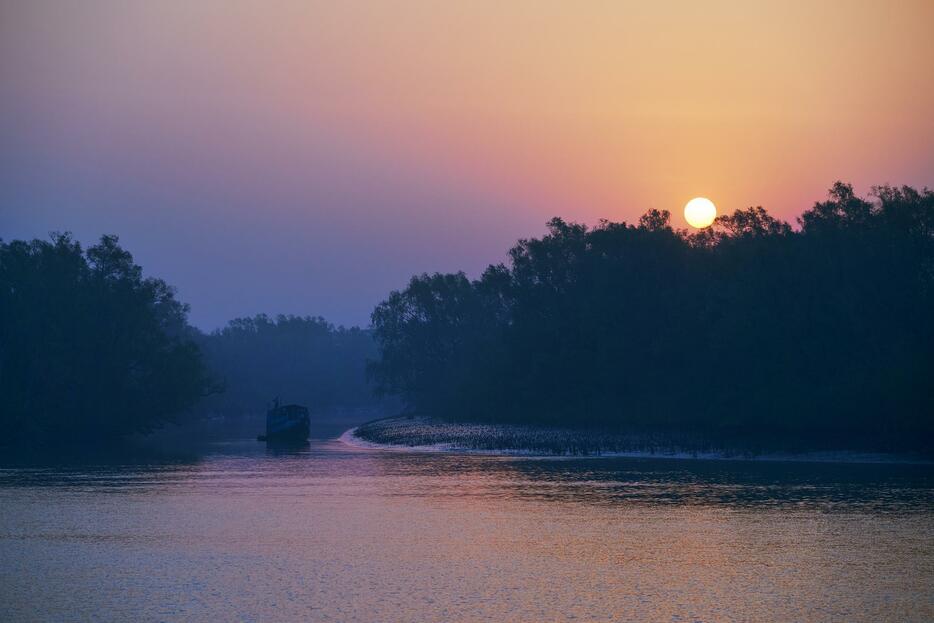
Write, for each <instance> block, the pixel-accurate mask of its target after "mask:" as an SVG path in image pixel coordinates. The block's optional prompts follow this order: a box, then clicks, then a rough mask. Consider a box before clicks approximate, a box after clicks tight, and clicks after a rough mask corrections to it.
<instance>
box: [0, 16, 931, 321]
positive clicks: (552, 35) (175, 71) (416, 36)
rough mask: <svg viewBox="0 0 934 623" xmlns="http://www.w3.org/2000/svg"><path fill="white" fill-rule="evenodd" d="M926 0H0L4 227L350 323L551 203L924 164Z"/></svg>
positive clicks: (509, 233)
mask: <svg viewBox="0 0 934 623" xmlns="http://www.w3.org/2000/svg"><path fill="white" fill-rule="evenodd" d="M932 6H934V5H931V3H930V2H913V1H908V2H904V3H900V4H899V5H898V7H897V8H891V7H888V5H886V4H885V3H877V4H871V3H870V4H865V5H863V4H860V5H859V6H856V5H855V4H854V3H850V2H844V1H842V0H841V1H840V2H826V3H812V2H801V3H794V2H792V3H775V4H774V6H765V5H764V4H763V5H761V6H759V5H756V6H748V7H746V6H745V5H744V7H741V8H737V5H736V4H735V3H731V2H717V1H712V2H710V3H704V4H703V8H700V4H698V3H690V2H685V3H672V4H664V3H659V6H658V7H655V6H654V5H653V6H647V5H646V4H645V3H625V2H621V3H607V4H606V5H601V6H599V7H598V6H596V5H594V6H588V7H584V6H575V3H555V4H549V3H540V2H536V1H532V0H529V1H525V0H520V1H517V2H515V3H508V6H504V5H503V3H500V2H493V1H492V0H490V1H481V2H477V3H470V5H469V6H468V5H462V4H460V3H433V2H421V1H418V0H405V1H403V2H399V3H378V2H358V1H356V0H351V1H348V2H346V3H344V2H341V3H315V2H306V1H297V0H295V1H293V0H282V2H278V3H276V4H275V9H272V8H271V7H272V5H270V4H268V3H264V2H252V1H250V0H230V1H223V2H221V1H219V0H199V1H198V2H188V1H181V0H165V1H164V2H143V1H139V0H125V1H117V0H86V1H83V2H58V1H55V0H29V1H23V2H16V1H10V0H0V237H2V238H4V239H7V240H9V239H13V238H32V237H44V236H46V235H47V234H48V232H50V231H53V230H59V231H71V232H73V233H74V234H75V235H76V236H77V237H78V238H79V239H80V240H81V241H83V242H85V243H90V242H93V241H94V240H95V239H96V238H98V237H99V236H100V235H101V234H105V233H113V234H117V235H119V236H120V239H121V241H122V242H123V244H124V245H125V246H126V247H127V248H128V249H129V250H130V251H131V252H132V253H133V254H134V256H135V258H136V260H137V261H138V262H139V263H140V264H141V265H142V266H143V268H144V269H145V271H146V272H147V274H149V275H155V276H159V277H162V278H164V279H165V280H166V281H168V282H169V283H171V284H173V285H175V286H176V287H177V288H178V291H179V298H180V299H181V300H183V301H185V302H187V303H189V304H190V305H191V320H192V322H193V323H194V324H196V325H197V326H199V327H201V328H204V329H213V328H217V327H219V326H221V325H223V324H224V323H225V322H226V321H227V320H229V319H231V318H233V317H236V316H242V315H252V314H255V313H259V312H266V313H270V314H276V313H295V314H312V315H322V316H324V317H326V318H328V319H329V320H331V321H332V322H335V323H340V324H367V323H368V319H369V314H370V311H371V310H372V308H373V306H374V305H375V304H376V303H377V302H379V301H380V300H382V299H383V298H384V297H385V296H386V295H387V294H388V293H389V291H390V290H391V289H395V288H400V287H404V285H405V284H406V282H407V281H408V279H409V277H410V276H411V275H412V274H415V273H419V272H433V271H453V270H458V269H463V270H465V271H467V272H468V274H470V275H473V276H476V275H478V274H479V271H480V270H482V268H483V267H485V266H486V265H487V264H489V263H491V262H499V261H503V260H504V259H505V252H506V250H507V249H508V248H509V246H511V244H512V243H513V242H514V241H515V240H516V239H517V238H519V237H527V236H532V235H538V234H540V233H541V232H542V231H543V230H544V223H545V222H546V221H547V220H548V219H549V218H550V217H552V216H555V215H560V216H564V217H566V218H569V219H571V220H578V221H583V222H586V223H589V224H593V223H595V222H596V221H597V219H598V218H608V219H611V220H627V221H630V222H632V221H634V220H635V219H637V218H638V216H639V215H640V214H641V213H643V212H644V211H645V210H646V209H648V208H664V209H669V210H671V211H672V212H673V214H674V221H675V225H676V226H679V227H683V226H684V225H685V224H684V221H683V218H682V217H681V214H680V210H681V207H682V206H683V205H684V203H685V202H686V201H687V200H688V199H690V198H691V197H694V196H698V195H703V196H708V197H710V198H711V199H713V200H714V202H715V203H716V204H717V205H718V208H719V209H720V210H721V211H732V210H733V209H735V208H742V207H747V206H748V205H756V204H762V205H763V206H765V207H766V208H767V209H769V210H770V211H772V212H773V213H775V214H777V215H779V216H782V217H784V218H786V219H789V220H793V219H794V217H795V216H796V215H797V214H800V212H801V211H802V210H804V209H806V208H807V207H808V206H809V205H810V204H811V203H812V202H813V201H814V200H817V199H820V198H822V197H823V195H824V192H825V190H826V189H827V188H828V187H829V186H830V185H831V184H832V183H833V182H834V181H835V180H837V179H844V180H847V181H851V182H853V183H854V184H855V185H856V186H857V189H858V190H860V191H862V192H865V191H866V190H867V189H868V188H869V186H870V185H872V184H878V183H894V184H903V183H904V184H913V185H916V186H923V185H925V184H927V185H932V184H934V178H932V173H934V149H932V145H934V116H932V115H931V114H930V111H931V110H934V71H931V59H932V58H934V38H932V37H930V32H929V25H930V24H931V23H934V8H932Z"/></svg>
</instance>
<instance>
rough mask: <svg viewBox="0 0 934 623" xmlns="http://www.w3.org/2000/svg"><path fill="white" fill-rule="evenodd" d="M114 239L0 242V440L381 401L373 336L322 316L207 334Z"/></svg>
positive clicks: (61, 440) (79, 437)
mask: <svg viewBox="0 0 934 623" xmlns="http://www.w3.org/2000/svg"><path fill="white" fill-rule="evenodd" d="M187 311H188V308H187V306H186V305H183V304H182V303H180V302H179V301H177V300H176V298H175V293H174V290H173V289H172V288H171V287H170V286H168V285H167V284H166V283H165V282H164V281H162V280H160V279H152V278H144V277H143V276H142V270H141V268H140V267H139V266H138V265H136V264H135V263H134V262H133V258H132V256H131V255H130V253H129V252H127V251H126V250H124V249H123V248H121V247H120V245H119V244H118V241H117V238H116V237H114V236H105V237H103V238H102V239H101V241H100V243H99V244H97V245H94V246H91V247H89V248H87V249H83V248H82V247H81V245H80V244H79V243H78V242H76V241H75V240H73V239H72V238H71V237H70V236H69V235H67V234H55V235H53V236H52V237H51V240H49V241H43V240H33V241H31V242H24V241H12V242H9V243H4V242H2V241H0V445H23V444H49V443H51V444H56V443H57V444H73V443H83V442H87V441H89V440H91V441H108V440H113V439H116V438H120V437H125V436H127V435H131V434H134V433H149V432H152V431H153V430H155V429H157V428H160V427H162V426H163V425H165V424H167V423H179V422H183V421H188V420H191V419H193V418H196V417H198V416H202V415H210V414H213V415H216V414H221V415H227V416H231V415H242V414H249V413H253V414H256V413H262V412H263V410H264V409H265V407H266V405H267V404H268V403H269V402H270V401H271V400H272V399H273V398H275V397H276V396H279V397H281V399H282V400H283V401H287V402H299V403H303V404H306V405H307V406H309V407H311V408H327V407H359V406H364V405H372V404H375V403H376V399H375V398H374V397H373V393H372V391H371V390H370V389H368V388H367V387H366V373H365V366H366V360H367V357H369V356H371V355H372V354H373V353H374V352H375V350H374V349H375V346H374V343H373V339H372V337H371V335H370V334H369V333H368V332H367V331H364V330H360V329H343V328H336V327H334V326H332V325H330V324H328V323H327V322H325V321H324V320H322V319H321V318H298V317H293V316H279V317H278V318H276V319H275V320H271V319H269V318H267V317H266V316H256V317H255V318H245V319H237V320H234V321H232V322H231V323H230V324H229V325H228V326H227V327H226V328H224V329H222V330H220V331H216V332H214V333H211V334H210V335H205V334H202V333H200V332H199V331H198V330H197V329H195V328H193V327H191V326H189V325H188V323H187V321H186V316H187Z"/></svg>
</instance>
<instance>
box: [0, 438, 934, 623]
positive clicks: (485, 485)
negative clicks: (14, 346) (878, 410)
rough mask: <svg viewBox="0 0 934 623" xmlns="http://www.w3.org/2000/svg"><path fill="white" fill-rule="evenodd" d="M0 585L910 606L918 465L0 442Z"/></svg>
mask: <svg viewBox="0 0 934 623" xmlns="http://www.w3.org/2000/svg"><path fill="white" fill-rule="evenodd" d="M327 436H329V437H330V436H331V435H330V434H328V435H327ZM334 436H335V437H336V434H335V435H334ZM0 608H2V609H3V614H2V616H0V618H2V619H3V620H5V621H72V620H81V621H83V620H101V621H230V620H241V621H290V620H298V621H383V622H385V621H535V622H539V621H626V620H633V621H844V620H846V621H883V620H891V621H931V620H934V478H932V468H931V467H930V466H923V465H854V464H843V465H841V464H807V463H764V462H758V463H757V462H741V461H692V460H659V459H589V460H570V459H529V458H509V457H492V456H465V455H450V454H426V453H405V452H387V451H379V450H366V449H357V448H351V447H348V446H345V445H343V444H342V443H340V442H339V441H336V440H335V439H317V440H313V441H312V443H311V444H310V446H309V447H307V448H304V449H301V450H296V451H282V452H274V451H269V450H267V449H266V448H265V447H264V446H263V445H262V444H259V443H257V442H255V441H232V442H226V443H216V444H212V445H210V446H208V447H206V448H205V449H203V450H202V451H198V452H192V453H187V454H184V455H180V456H164V455H156V456H149V457H139V456H135V457H133V458H126V457H123V458H121V457H111V458H108V459H98V460H95V461H87V460H81V461H78V460H70V461H69V460H62V461H60V462H54V463H49V462H45V463H41V462H34V461H33V462H25V463H23V462H18V463H11V462H9V461H7V463H4V464H3V465H2V468H0Z"/></svg>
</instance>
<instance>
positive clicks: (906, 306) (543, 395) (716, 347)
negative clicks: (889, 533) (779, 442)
mask: <svg viewBox="0 0 934 623" xmlns="http://www.w3.org/2000/svg"><path fill="white" fill-rule="evenodd" d="M798 225H799V227H798V228H797V229H793V228H792V227H791V226H790V225H789V224H788V223H785V222H782V221H780V220H778V219H775V218H773V217H772V216H770V215H769V214H768V213H767V212H766V211H765V210H764V209H762V208H761V207H755V208H749V209H745V210H737V211H736V212H734V213H733V214H732V215H724V216H720V217H718V218H717V219H716V220H715V222H714V225H713V226H712V227H709V228H706V229H703V230H700V231H698V232H696V233H688V232H686V231H684V230H676V229H674V228H672V226H671V223H670V214H669V213H668V212H667V211H658V210H651V211H649V212H648V213H646V214H645V215H644V216H643V217H642V218H640V219H639V221H638V223H635V224H627V223H613V222H608V221H602V222H600V224H598V225H597V226H596V227H593V228H588V227H585V226H584V225H580V224H575V223H568V222H566V221H564V220H562V219H559V218H555V219H553V220H552V221H550V222H549V223H548V232H547V234H546V235H544V236H543V237H541V238H530V239H523V240H519V241H518V243H517V244H516V245H515V246H514V247H513V248H512V249H511V250H510V251H509V262H508V263H507V264H497V265H492V266H490V267H488V268H487V269H486V271H485V272H484V273H483V274H482V276H481V277H480V278H479V279H474V280H471V279H469V278H467V276H466V275H464V273H454V274H432V275H429V274H422V275H418V276H415V277H413V278H412V279H411V281H410V282H409V284H408V286H407V287H406V288H405V289H403V290H400V291H395V292H392V293H391V294H390V295H389V297H388V298H387V299H386V300H385V301H383V302H382V303H380V304H379V305H378V306H377V307H376V309H375V311H374V312H373V315H372V330H373V332H374V335H375V338H376V341H377V344H378V347H379V357H378V358H377V359H376V360H375V361H374V362H373V363H371V365H370V368H369V371H370V375H371V378H372V379H373V381H374V382H375V385H376V388H377V390H378V391H380V392H383V393H388V394H395V395H399V396H401V397H402V398H403V400H404V401H405V403H406V404H407V406H408V408H409V409H410V410H411V411H414V412H418V413H425V414H431V415H435V416H441V417H449V418H451V419H454V420H465V421H481V422H482V421H488V422H515V423H542V424H561V425H578V426H600V427H611V428H614V429H620V430H641V431H644V430H661V431H664V430H675V429H676V430H678V431H681V432H684V431H696V432H698V433H701V434H706V435H723V436H738V437H750V438H754V437H759V438H761V437H763V436H767V435H768V436H776V437H779V438H784V437H788V438H800V439H810V440H813V441H815V442H818V441H819V442H820V443H822V444H825V445H826V444H831V443H834V442H836V441H846V442H848V443H849V442H851V441H852V440H854V439H861V440H865V441H868V442H870V443H877V444H887V443H890V444H899V445H903V444H905V443H908V444H921V445H924V444H926V443H927V442H929V441H930V439H931V435H932V432H934V417H932V416H934V193H932V192H931V191H929V190H927V189H925V190H922V191H918V190H916V189H913V188H910V187H901V188H893V187H889V186H883V187H877V188H875V189H874V190H873V192H872V194H871V195H870V196H869V197H859V196H857V195H856V194H855V193H854V191H853V188H852V186H850V185H847V184H843V183H837V184H835V185H834V186H833V188H832V189H831V190H830V193H829V197H828V198H827V200H826V201H822V202H818V203H816V204H815V205H814V206H813V207H811V208H810V209H809V210H807V211H805V212H804V214H802V216H801V217H800V218H799V219H798Z"/></svg>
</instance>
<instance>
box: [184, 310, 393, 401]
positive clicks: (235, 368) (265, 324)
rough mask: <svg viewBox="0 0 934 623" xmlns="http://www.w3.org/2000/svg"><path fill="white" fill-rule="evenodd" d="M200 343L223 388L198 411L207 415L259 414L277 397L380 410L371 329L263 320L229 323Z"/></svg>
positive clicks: (317, 320) (283, 318)
mask: <svg viewBox="0 0 934 623" xmlns="http://www.w3.org/2000/svg"><path fill="white" fill-rule="evenodd" d="M198 343H199V344H200V346H201V349H202V351H203V353H204V356H205V361H206V362H207V365H208V368H209V369H210V370H211V372H212V374H213V375H215V377H216V378H217V379H218V380H219V381H220V382H221V384H222V387H223V388H224V391H223V392H220V393H218V394H216V395H213V396H210V397H209V398H208V399H206V400H205V401H203V402H202V403H201V404H200V405H199V408H200V409H202V410H205V411H207V412H209V413H216V414H223V415H228V416H239V415H249V414H255V413H257V412H258V411H261V410H262V409H263V407H264V405H266V404H267V403H269V402H271V401H272V400H273V399H274V398H276V397H279V398H281V399H282V400H283V401H287V402H293V403H299V404H304V405H308V406H309V407H311V408H313V409H324V408H332V407H347V408H353V407H363V406H371V405H374V404H375V403H376V399H375V398H374V396H373V391H372V389H370V388H369V387H368V386H367V379H366V362H367V360H368V359H370V358H372V357H375V356H376V345H375V343H374V341H373V337H372V336H371V335H370V332H369V331H367V330H364V329H358V328H356V327H354V328H351V329H345V328H343V327H335V326H334V325H332V324H330V323H328V322H327V321H325V320H324V319H323V318H320V317H317V318H316V317H299V316H277V317H276V318H275V319H272V318H269V317H267V316H265V315H258V316H255V317H253V318H237V319H236V320H232V321H231V322H230V323H229V324H228V325H227V326H226V327H224V328H223V329H221V330H219V331H214V332H213V333H210V334H208V335H201V336H199V338H198Z"/></svg>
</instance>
